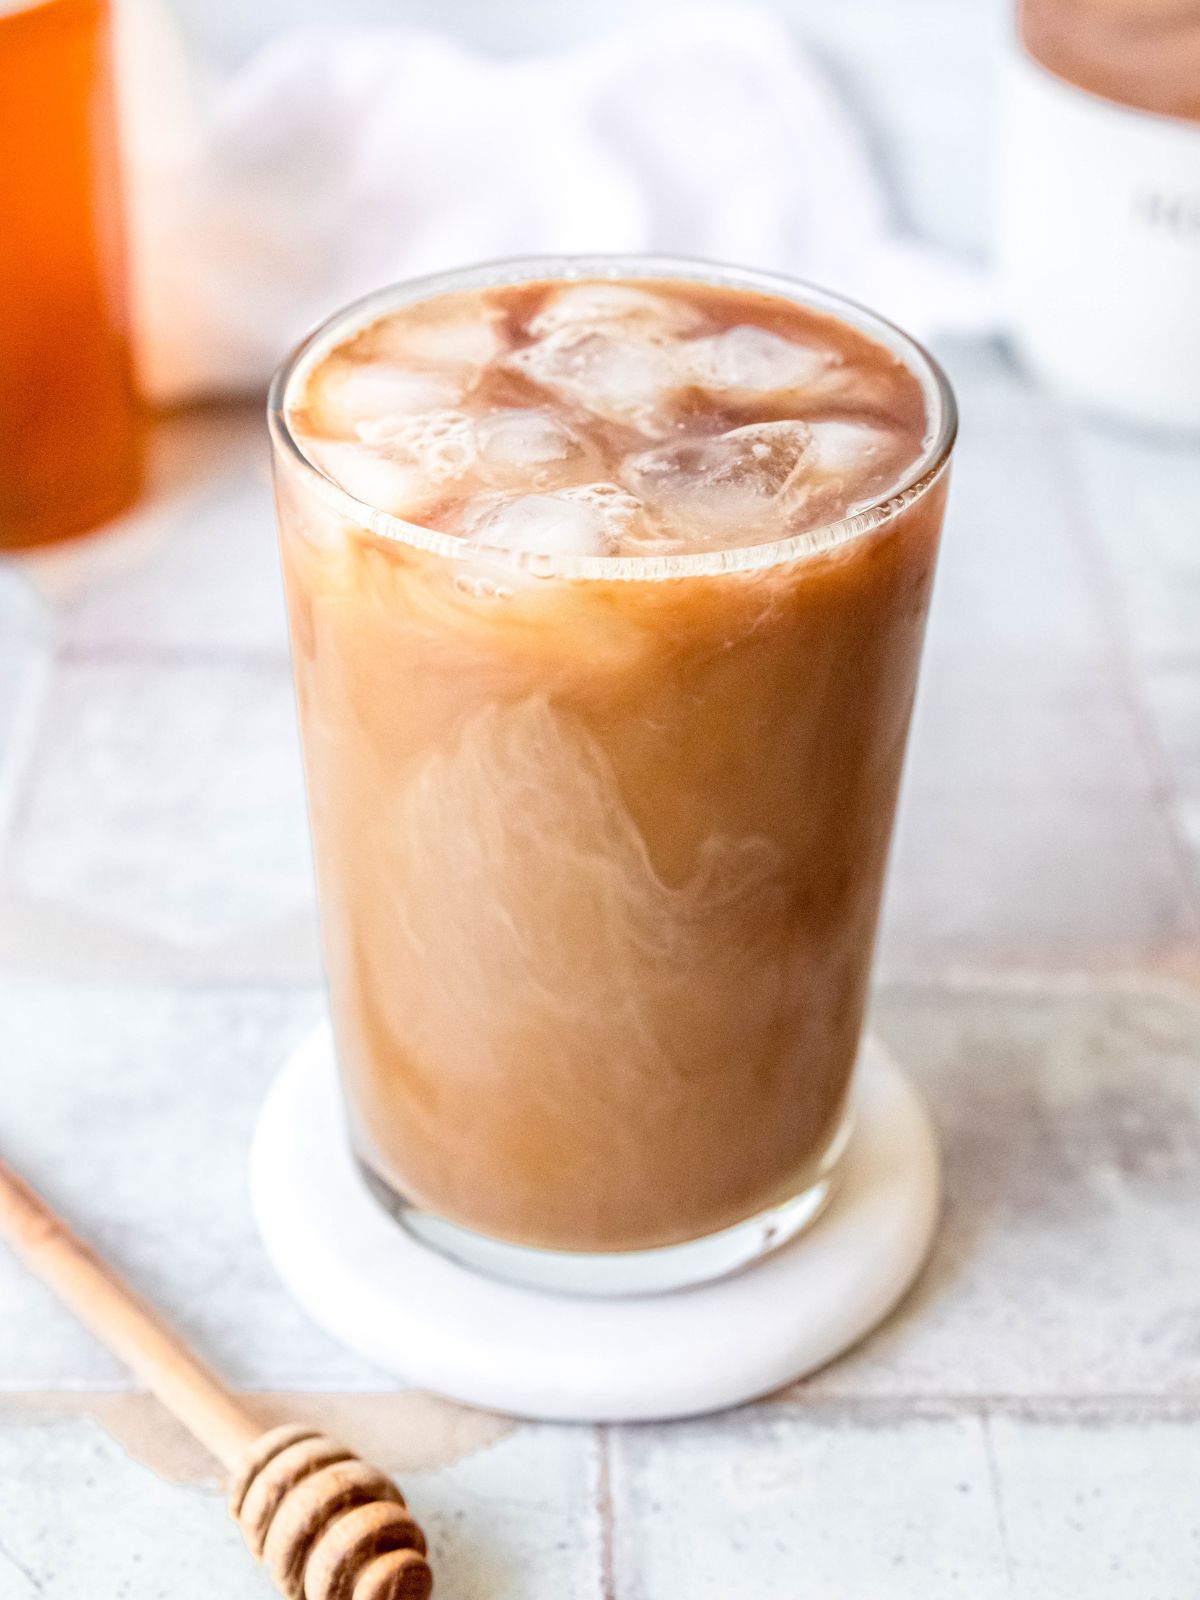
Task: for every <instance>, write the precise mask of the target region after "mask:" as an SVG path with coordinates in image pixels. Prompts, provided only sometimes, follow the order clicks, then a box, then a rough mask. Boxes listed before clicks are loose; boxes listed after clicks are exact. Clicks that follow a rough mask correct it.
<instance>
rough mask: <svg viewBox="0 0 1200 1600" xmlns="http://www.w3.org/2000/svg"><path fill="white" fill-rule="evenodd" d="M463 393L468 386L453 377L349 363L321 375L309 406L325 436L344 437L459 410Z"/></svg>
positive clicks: (334, 365) (381, 363)
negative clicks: (402, 419)
mask: <svg viewBox="0 0 1200 1600" xmlns="http://www.w3.org/2000/svg"><path fill="white" fill-rule="evenodd" d="M465 392H466V386H465V383H464V381H463V380H462V378H461V377H459V376H458V375H456V374H453V373H446V372H419V371H416V370H413V369H411V368H407V367H398V366H395V365H393V364H392V363H390V362H386V361H349V360H346V361H334V362H330V364H329V366H328V369H327V370H326V371H323V372H321V373H319V374H318V375H317V380H316V383H315V385H314V389H313V391H312V393H311V394H310V400H309V403H310V406H311V407H312V409H313V411H314V414H315V420H316V422H317V423H318V425H319V426H320V427H321V429H322V431H323V432H325V433H328V434H330V435H331V436H333V437H338V436H341V437H346V436H352V435H353V434H354V433H355V432H356V430H357V429H358V428H359V427H360V426H361V425H362V424H364V423H370V422H371V421H373V420H374V419H376V418H379V417H390V416H396V415H406V414H412V413H415V412H421V411H435V410H438V409H440V408H444V407H446V406H452V405H455V404H457V402H458V401H459V400H461V399H462V397H463V395H464V393H465Z"/></svg>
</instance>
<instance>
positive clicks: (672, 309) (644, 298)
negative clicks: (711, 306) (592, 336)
mask: <svg viewBox="0 0 1200 1600" xmlns="http://www.w3.org/2000/svg"><path fill="white" fill-rule="evenodd" d="M601 322H621V323H624V324H625V325H626V326H627V327H628V326H632V325H638V324H640V325H642V326H650V327H652V328H655V329H657V330H659V331H661V332H663V333H687V332H690V331H691V330H692V329H695V328H697V327H699V326H701V317H700V314H699V312H698V311H697V310H696V309H695V308H694V307H693V306H689V305H687V304H686V303H685V302H684V301H682V300H671V299H668V298H667V297H666V296H665V295H659V294H651V293H649V292H648V291H647V290H645V289H635V288H634V287H633V286H632V285H631V284H627V283H572V284H568V285H566V287H565V288H562V289H557V290H556V291H555V292H554V294H553V295H551V296H550V297H549V298H548V299H547V300H546V301H545V302H544V303H543V305H542V309H541V310H540V311H539V312H538V314H537V316H536V317H534V318H533V320H532V322H530V324H529V331H530V333H533V334H536V335H537V337H538V338H542V337H544V336H545V335H546V334H548V333H554V332H556V331H557V330H558V329H559V328H572V327H578V326H579V325H581V324H586V325H588V326H591V327H595V326H596V324H597V323H601Z"/></svg>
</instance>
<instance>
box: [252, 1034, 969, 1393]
mask: <svg viewBox="0 0 1200 1600" xmlns="http://www.w3.org/2000/svg"><path fill="white" fill-rule="evenodd" d="M843 1159H844V1162H845V1166H844V1171H843V1176H842V1180H841V1184H840V1186H839V1188H838V1190H837V1192H836V1194H835V1195H834V1197H833V1199H832V1200H831V1201H830V1203H829V1206H828V1208H827V1209H826V1211H825V1212H824V1214H823V1215H822V1216H821V1217H820V1218H819V1220H818V1221H817V1222H816V1223H814V1224H813V1226H812V1227H811V1228H810V1229H809V1231H808V1232H807V1233H804V1234H802V1235H800V1237H799V1238H797V1239H795V1240H793V1241H792V1242H791V1243H790V1244H786V1245H784V1246H783V1247H782V1248H781V1249H779V1250H777V1251H776V1252H775V1253H774V1254H773V1255H770V1256H767V1257H765V1258H764V1259H763V1260H761V1261H759V1262H757V1263H755V1265H753V1266H751V1267H749V1268H747V1269H746V1270H745V1271H743V1272H740V1273H738V1274H736V1275H735V1276H733V1277H729V1278H724V1279H721V1280H720V1281H718V1282H716V1283H709V1284H704V1285H701V1286H700V1287H698V1288H693V1289H683V1290H677V1291H675V1292H674V1293H671V1294H660V1295H640V1296H632V1297H625V1298H621V1299H595V1298H582V1297H578V1296H572V1295H555V1294H549V1293H545V1292H543V1291H541V1290H536V1289H524V1288H516V1287H513V1286H512V1285H509V1284H505V1283H500V1282H498V1281H496V1280H494V1279H491V1278H486V1277H483V1276H481V1275H480V1274H477V1273H475V1272H472V1271H469V1270H468V1269H467V1268H465V1267H462V1266H459V1265H457V1264H456V1263H455V1262H453V1261H451V1260H449V1259H448V1258H447V1257H444V1256H442V1255H439V1254H437V1253H435V1252H434V1251H433V1250H431V1249H429V1248H428V1247H427V1246H425V1245H423V1244H420V1243H418V1242H417V1241H416V1240H415V1239H414V1238H412V1237H411V1236H410V1235H409V1234H408V1233H407V1232H406V1231H405V1230H404V1229H403V1228H402V1227H401V1226H400V1225H399V1224H398V1223H397V1222H395V1221H394V1220H393V1219H392V1218H391V1217H390V1216H388V1215H387V1214H386V1212H384V1210H383V1209H382V1208H381V1207H380V1206H379V1205H378V1204H377V1202H376V1201H375V1200H374V1199H373V1198H372V1197H371V1195H370V1194H369V1193H368V1191H367V1189H366V1187H365V1186H364V1184H363V1181H362V1179H361V1177H360V1176H359V1173H358V1170H357V1168H356V1167H355V1165H354V1162H353V1160H352V1159H351V1156H350V1152H349V1147H348V1144H347V1141H346V1133H345V1126H344V1120H343V1114H342V1108H341V1103H340V1099H339V1093H338V1086H337V1081H336V1072H335V1067H334V1060H333V1050H332V1046H331V1042H330V1039H329V1034H328V1031H327V1030H326V1029H324V1028H321V1029H319V1030H317V1031H316V1032H315V1033H313V1034H312V1035H311V1036H310V1037H309V1038H308V1039H306V1040H305V1041H304V1042H303V1043H302V1044H301V1046H300V1047H299V1049H297V1051H296V1052H295V1054H294V1055H293V1056H292V1057H291V1059H290V1060H289V1061H288V1062H287V1063H286V1065H285V1066H284V1067H283V1069H282V1070H281V1072H280V1073H279V1076H278V1077H277V1078H276V1080H275V1082H274V1084H273V1085H272V1087H271V1090H270V1093H269V1094H268V1095H267V1098H266V1100H265V1102H264V1103H263V1108H262V1111H261V1113H260V1115H259V1121H258V1128H257V1131H256V1133H255V1138H254V1146H253V1150H252V1153H251V1161H250V1184H251V1198H252V1202H253V1206H254V1214H255V1217H256V1219H257V1222H258V1227H259V1231H260V1232H261V1234H262V1238H263V1242H264V1244H265V1245H266V1248H267V1252H268V1254H269V1255H270V1257H271V1259H272V1261H273V1262H274V1264H275V1266H276V1268H277V1269H278V1271H279V1273H280V1275H281V1277H282V1278H283V1280H284V1282H285V1284H286V1285H287V1287H288V1288H289V1289H290V1290H291V1292H292V1294H293V1295H294V1296H295V1297H296V1299H297V1300H298V1301H299V1302H300V1304H301V1305H302V1306H303V1307H304V1309H305V1310H306V1311H307V1312H308V1314H309V1315H310V1316H311V1317H312V1318H313V1319H314V1320H315V1321H316V1322H318V1323H319V1324H320V1325H321V1326H322V1327H323V1328H325V1329H326V1330H327V1331H328V1332H329V1333H331V1334H333V1336H334V1337H335V1338H337V1339H340V1340H341V1341H342V1342H343V1343H345V1344H347V1345H349V1346H350V1348H351V1349H353V1350H356V1351H358V1352H359V1353H360V1354H361V1355H364V1356H366V1357H367V1358H368V1359H369V1360H371V1361H374V1362H376V1363H378V1364H379V1365H380V1366H382V1367H385V1368H387V1369H388V1370H389V1371H391V1372H394V1373H396V1374H398V1375H399V1376H400V1377H402V1378H404V1379H405V1380H406V1381H407V1382H408V1383H411V1384H412V1385H414V1386H415V1387H418V1388H422V1389H431V1390H434V1391H436V1392H437V1393H439V1394H443V1395H448V1396H449V1397H450V1398H452V1399H455V1400H462V1401H465V1402H466V1403H467V1404H469V1405H477V1406H484V1407H487V1408H488V1409H490V1410H495V1411H504V1412H509V1413H511V1414H513V1415H516V1416H521V1417H538V1418H546V1419H550V1420H556V1421H585V1420H586V1421H598V1422H630V1421H648V1420H651V1419H654V1418H663V1417H681V1416H688V1415H692V1414H694V1413H696V1412H703V1411H714V1410H717V1409H719V1408H721V1407H723V1406H731V1405H736V1404H738V1403H739V1402H740V1401H743V1400H749V1399H751V1398H753V1397H754V1396H756V1395H761V1394H765V1393H768V1392H769V1391H770V1390H772V1389H776V1388H778V1387H779V1386H780V1385H781V1384H784V1383H787V1382H789V1381H790V1380H791V1379H793V1378H799V1377H802V1376H803V1375H804V1374H805V1373H808V1372H812V1371H814V1370H815V1369H816V1368H818V1367H821V1366H824V1365H825V1363H826V1362H828V1361H831V1360H832V1359H833V1358H834V1357H835V1356H837V1355H839V1354H841V1352H842V1351H843V1350H846V1349H848V1348H849V1347H850V1346H851V1345H852V1344H854V1343H855V1342H856V1341H857V1340H859V1339H861V1338H862V1337H863V1335H864V1334H866V1333H867V1332H868V1331H869V1330H870V1329H871V1328H873V1327H874V1326H875V1325H876V1323H878V1322H879V1321H881V1319H882V1318H883V1317H885V1316H886V1315H887V1313H888V1312H889V1311H890V1310H891V1309H892V1307H893V1306H894V1305H895V1304H896V1302H897V1301H898V1300H899V1299H900V1297H901V1295H903V1293H904V1291H905V1290H906V1289H907V1288H908V1286H909V1285H910V1284H911V1283H912V1281H913V1279H914V1278H915V1277H916V1275H917V1273H918V1272H919V1270H920V1268H921V1265H922V1263H923V1262H924V1260H925V1256H926V1254H927V1252H928V1249H929V1245H930V1241H931V1239H932V1237H933V1231H934V1227H935V1224H936V1221H937V1213H938V1196H939V1160H938V1151H937V1144H936V1142H935V1139H934V1133H933V1128H932V1126H931V1124H930V1121H929V1116H928V1113H927V1112H926V1111H925V1108H924V1106H923V1105H922V1104H921V1102H920V1100H919V1099H918V1098H917V1095H916V1093H915V1091H914V1090H913V1088H912V1086H911V1084H910V1083H909V1081H908V1079H907V1078H906V1077H905V1076H904V1074H903V1073H902V1072H901V1071H900V1069H899V1068H898V1067H897V1066H896V1064H895V1063H894V1062H893V1061H892V1060H891V1059H890V1058H889V1057H888V1056H887V1055H886V1054H885V1053H884V1052H883V1051H882V1050H881V1049H880V1047H879V1045H878V1044H877V1043H874V1042H872V1041H868V1043H867V1044H866V1046H865V1047H864V1059H863V1061H862V1063H861V1067H860V1073H859V1087H858V1099H857V1113H856V1122H855V1129H854V1134H853V1136H852V1138H851V1142H850V1146H849V1149H848V1150H847V1152H846V1155H845V1157H844V1158H843Z"/></svg>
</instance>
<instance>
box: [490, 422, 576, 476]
mask: <svg viewBox="0 0 1200 1600" xmlns="http://www.w3.org/2000/svg"><path fill="white" fill-rule="evenodd" d="M475 437H476V441H477V443H478V447H479V454H480V457H481V459H482V460H483V461H485V462H486V463H488V464H489V465H492V466H497V467H502V468H503V467H515V468H529V467H541V466H550V465H553V464H554V463H559V462H565V461H569V460H570V459H571V458H572V457H573V456H578V455H580V454H582V451H583V446H582V445H581V444H580V441H579V440H578V438H576V436H575V434H574V433H572V431H571V429H570V428H568V427H567V425H566V423H565V422H560V421H559V419H558V418H557V417H554V416H552V415H551V414H550V413H549V412H548V411H522V410H517V409H513V410H506V411H493V412H491V413H490V415H488V416H485V417H480V418H479V419H478V420H477V421H476V424H475Z"/></svg>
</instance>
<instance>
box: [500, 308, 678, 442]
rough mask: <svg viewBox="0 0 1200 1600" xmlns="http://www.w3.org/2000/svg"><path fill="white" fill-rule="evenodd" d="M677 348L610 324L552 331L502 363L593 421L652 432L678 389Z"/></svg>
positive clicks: (666, 341) (654, 335) (669, 342)
mask: <svg viewBox="0 0 1200 1600" xmlns="http://www.w3.org/2000/svg"><path fill="white" fill-rule="evenodd" d="M678 348H679V346H678V344H677V343H675V342H674V341H672V340H670V339H668V338H667V337H665V336H664V335H662V334H659V333H646V332H639V331H637V330H632V329H628V328H621V327H619V325H616V324H612V323H605V324H601V325H600V326H599V327H593V326H590V325H587V324H584V325H582V326H571V327H565V328H558V329H556V330H555V331H554V332H553V333H550V334H547V335H546V337H545V338H544V339H540V340H539V341H538V342H537V343H536V344H531V345H526V346H525V348H524V349H522V350H517V351H516V352H514V354H512V355H511V356H509V357H508V358H507V363H506V364H507V365H508V366H510V367H512V368H514V369H515V370H516V371H518V372H521V373H523V374H524V375H525V377H527V378H530V379H532V381H533V382H534V383H537V384H541V385H542V387H543V388H546V389H549V390H550V391H551V393H552V394H556V395H558V396H559V397H560V398H561V399H565V400H571V401H574V402H575V404H576V405H580V406H583V407H585V408H586V409H587V410H588V411H591V412H593V413H594V414H595V415H596V416H599V417H606V418H607V419H608V420H610V421H613V422H627V423H633V424H636V425H637V426H640V427H646V428H650V429H654V430H657V427H658V426H661V425H662V424H660V423H659V422H658V418H659V417H660V416H661V408H662V406H663V405H664V403H665V402H666V401H667V400H668V399H669V396H670V394H671V392H672V391H673V390H674V389H675V388H676V387H677V386H678V385H677V378H676V374H675V358H676V354H677V351H678Z"/></svg>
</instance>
